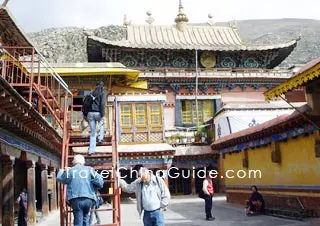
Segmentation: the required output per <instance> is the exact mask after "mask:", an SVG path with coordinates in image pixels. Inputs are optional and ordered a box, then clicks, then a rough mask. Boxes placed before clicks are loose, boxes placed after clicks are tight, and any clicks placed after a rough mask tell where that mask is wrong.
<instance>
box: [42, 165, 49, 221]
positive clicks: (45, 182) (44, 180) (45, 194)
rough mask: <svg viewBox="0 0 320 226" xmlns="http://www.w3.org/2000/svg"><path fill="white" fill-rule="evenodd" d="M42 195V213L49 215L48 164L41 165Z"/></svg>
mask: <svg viewBox="0 0 320 226" xmlns="http://www.w3.org/2000/svg"><path fill="white" fill-rule="evenodd" d="M41 197H42V215H43V216H44V217H46V216H48V215H49V201H48V166H47V165H41Z"/></svg>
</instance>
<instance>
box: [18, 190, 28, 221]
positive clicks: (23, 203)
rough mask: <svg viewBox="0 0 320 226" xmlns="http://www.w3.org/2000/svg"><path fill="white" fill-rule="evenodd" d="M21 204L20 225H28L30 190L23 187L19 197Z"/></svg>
mask: <svg viewBox="0 0 320 226" xmlns="http://www.w3.org/2000/svg"><path fill="white" fill-rule="evenodd" d="M17 203H18V204H19V207H20V208H19V215H18V226H27V206H28V192H27V189H25V188H24V189H23V190H22V192H21V194H20V195H19V197H18V198H17Z"/></svg>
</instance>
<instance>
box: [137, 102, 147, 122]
mask: <svg viewBox="0 0 320 226" xmlns="http://www.w3.org/2000/svg"><path fill="white" fill-rule="evenodd" d="M135 107H136V125H137V126H146V125H147V108H146V104H136V105H135Z"/></svg>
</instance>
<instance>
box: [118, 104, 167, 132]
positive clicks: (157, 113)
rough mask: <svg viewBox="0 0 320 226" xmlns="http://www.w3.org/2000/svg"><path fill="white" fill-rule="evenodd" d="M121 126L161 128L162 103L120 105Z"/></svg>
mask: <svg viewBox="0 0 320 226" xmlns="http://www.w3.org/2000/svg"><path fill="white" fill-rule="evenodd" d="M120 118H121V126H133V125H135V126H145V127H147V126H148V125H151V126H161V125H162V113H161V103H125V104H121V105H120Z"/></svg>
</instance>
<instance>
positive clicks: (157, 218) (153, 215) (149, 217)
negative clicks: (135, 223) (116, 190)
mask: <svg viewBox="0 0 320 226" xmlns="http://www.w3.org/2000/svg"><path fill="white" fill-rule="evenodd" d="M143 225H144V226H164V217H163V212H162V211H160V210H155V211H144V214H143Z"/></svg>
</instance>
